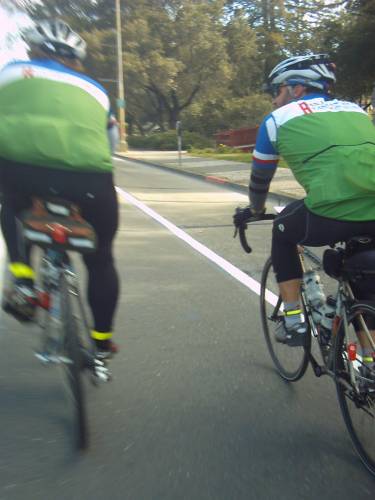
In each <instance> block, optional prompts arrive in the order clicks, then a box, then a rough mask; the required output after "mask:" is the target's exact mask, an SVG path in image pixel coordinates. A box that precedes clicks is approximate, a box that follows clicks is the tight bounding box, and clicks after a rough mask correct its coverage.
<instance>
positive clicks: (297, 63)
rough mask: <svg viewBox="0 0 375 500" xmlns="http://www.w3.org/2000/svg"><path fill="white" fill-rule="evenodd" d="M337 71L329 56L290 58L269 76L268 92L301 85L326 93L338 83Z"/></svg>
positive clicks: (315, 55) (314, 55)
mask: <svg viewBox="0 0 375 500" xmlns="http://www.w3.org/2000/svg"><path fill="white" fill-rule="evenodd" d="M335 69H336V67H335V64H334V63H332V62H331V60H330V58H329V57H328V55H327V54H311V55H306V56H296V57H289V58H288V59H285V60H284V61H282V62H281V63H279V64H277V65H276V66H275V67H274V68H273V70H272V71H271V73H270V74H269V75H268V78H267V83H266V90H267V91H268V92H272V90H273V89H274V88H277V87H279V86H280V85H292V86H293V85H298V84H301V85H305V86H306V87H312V88H316V89H319V90H323V91H326V90H327V89H328V87H329V86H330V85H331V84H333V83H335V81H336V76H335Z"/></svg>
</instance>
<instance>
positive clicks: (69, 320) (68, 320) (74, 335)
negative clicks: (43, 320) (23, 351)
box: [60, 274, 88, 450]
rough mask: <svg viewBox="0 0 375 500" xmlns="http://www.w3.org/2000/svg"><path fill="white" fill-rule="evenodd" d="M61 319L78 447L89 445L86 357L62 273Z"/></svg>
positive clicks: (64, 364)
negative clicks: (85, 378) (85, 390)
mask: <svg viewBox="0 0 375 500" xmlns="http://www.w3.org/2000/svg"><path fill="white" fill-rule="evenodd" d="M60 287H61V288H60V294H61V320H62V325H63V353H64V357H65V361H64V363H63V366H64V369H65V372H66V375H67V378H68V383H69V387H70V392H71V396H72V401H73V405H74V419H75V442H76V445H77V447H78V449H81V450H82V449H85V448H87V446H88V424H87V412H86V405H85V394H84V386H83V380H82V372H83V369H84V359H83V355H82V350H81V346H80V342H79V337H78V330H77V324H76V320H75V318H74V315H73V310H72V304H71V297H70V292H69V285H68V283H67V280H66V277H65V276H64V274H62V275H61V282H60Z"/></svg>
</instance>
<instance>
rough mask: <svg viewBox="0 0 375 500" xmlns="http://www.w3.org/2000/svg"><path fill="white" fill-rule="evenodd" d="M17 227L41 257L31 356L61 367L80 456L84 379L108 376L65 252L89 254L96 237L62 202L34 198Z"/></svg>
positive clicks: (84, 439) (84, 433) (85, 431)
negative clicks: (37, 342)
mask: <svg viewBox="0 0 375 500" xmlns="http://www.w3.org/2000/svg"><path fill="white" fill-rule="evenodd" d="M19 221H20V223H21V235H22V237H23V241H24V247H25V248H31V247H32V246H34V245H36V246H38V247H40V248H41V254H42V256H41V261H40V266H39V268H37V279H36V290H37V297H38V299H37V306H38V307H37V314H36V319H37V324H39V326H40V328H41V336H40V345H39V347H38V349H37V350H36V352H35V355H36V357H37V358H38V359H39V360H40V361H42V362H43V363H44V364H46V365H58V366H59V367H61V369H62V372H63V375H64V377H63V379H64V380H65V381H66V382H67V383H66V384H65V385H66V387H67V389H68V391H67V392H68V395H69V399H70V400H71V401H72V403H73V413H74V428H75V444H76V446H77V448H78V449H80V450H83V449H85V448H87V447H88V442H89V435H88V434H89V433H88V419H87V411H86V401H85V381H84V378H85V377H84V375H85V374H87V375H89V377H88V378H89V379H90V380H91V382H92V383H93V384H94V385H97V383H98V382H99V381H109V380H110V379H111V374H110V372H109V370H108V368H107V366H106V364H105V362H104V361H102V360H100V359H98V356H97V352H96V347H95V343H94V341H93V340H92V339H91V335H90V328H89V325H88V320H87V316H86V313H85V308H84V305H83V302H82V299H81V296H80V293H79V286H78V275H77V273H76V271H75V269H74V265H73V262H72V259H71V258H70V256H69V253H68V252H70V251H74V252H79V253H80V254H83V253H87V252H92V251H94V250H95V248H96V235H95V232H94V229H93V228H92V226H91V225H90V224H88V223H87V222H86V221H85V220H84V219H83V218H82V217H81V215H80V213H79V209H78V207H77V206H76V205H74V204H71V203H69V202H67V201H66V200H62V199H56V198H46V199H40V198H35V199H34V200H33V207H32V208H31V209H30V210H26V211H25V212H23V213H21V215H20V216H19Z"/></svg>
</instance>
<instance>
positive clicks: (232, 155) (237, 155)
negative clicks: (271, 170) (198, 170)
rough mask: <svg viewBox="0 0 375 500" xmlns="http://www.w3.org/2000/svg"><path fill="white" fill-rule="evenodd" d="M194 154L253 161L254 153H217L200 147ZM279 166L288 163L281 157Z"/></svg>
mask: <svg viewBox="0 0 375 500" xmlns="http://www.w3.org/2000/svg"><path fill="white" fill-rule="evenodd" d="M191 155H192V156H203V157H205V158H214V159H215V160H227V161H238V162H242V163H251V161H252V155H251V153H232V152H231V153H215V152H214V151H213V152H208V151H205V150H202V151H200V150H199V149H194V150H193V151H192V152H191ZM278 166H279V167H282V168H288V165H287V164H286V163H285V161H284V160H283V159H282V158H281V159H280V161H279V165H278Z"/></svg>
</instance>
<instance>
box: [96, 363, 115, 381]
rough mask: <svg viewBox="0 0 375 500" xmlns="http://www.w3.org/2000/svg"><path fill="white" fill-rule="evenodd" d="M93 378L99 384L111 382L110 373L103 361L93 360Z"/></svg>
mask: <svg viewBox="0 0 375 500" xmlns="http://www.w3.org/2000/svg"><path fill="white" fill-rule="evenodd" d="M93 373H94V376H95V377H96V378H97V379H98V380H100V381H101V382H110V381H111V380H112V373H111V372H110V370H109V369H108V367H107V366H106V365H105V363H104V362H103V361H100V360H99V359H95V362H94V367H93Z"/></svg>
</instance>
